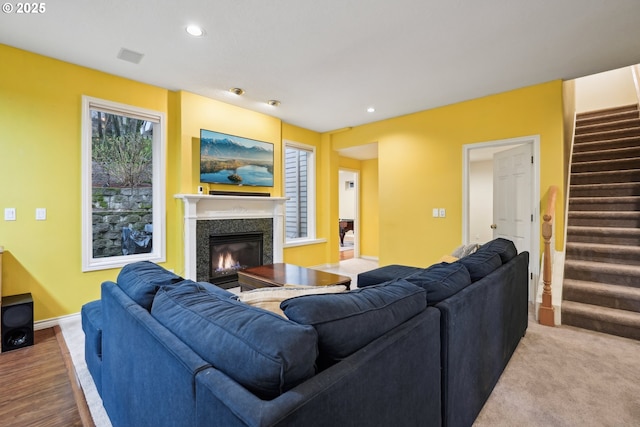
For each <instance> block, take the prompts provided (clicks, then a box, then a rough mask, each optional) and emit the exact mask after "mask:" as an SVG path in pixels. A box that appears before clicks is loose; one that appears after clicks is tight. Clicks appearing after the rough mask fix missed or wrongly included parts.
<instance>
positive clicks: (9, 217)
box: [4, 208, 16, 221]
mask: <svg viewBox="0 0 640 427" xmlns="http://www.w3.org/2000/svg"><path fill="white" fill-rule="evenodd" d="M4 220H5V221H15V220H16V208H4Z"/></svg>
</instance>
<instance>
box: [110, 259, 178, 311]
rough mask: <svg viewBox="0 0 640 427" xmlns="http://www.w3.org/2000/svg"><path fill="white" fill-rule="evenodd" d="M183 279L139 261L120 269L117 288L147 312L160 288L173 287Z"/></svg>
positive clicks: (154, 265)
mask: <svg viewBox="0 0 640 427" xmlns="http://www.w3.org/2000/svg"><path fill="white" fill-rule="evenodd" d="M183 280H184V279H183V278H182V277H180V276H178V275H177V274H174V273H172V272H170V271H169V270H166V269H164V268H162V267H160V266H159V265H156V264H154V263H152V262H150V261H139V262H134V263H131V264H127V265H125V266H124V267H122V270H120V274H118V280H117V282H118V286H120V288H121V289H122V290H123V291H124V292H125V293H126V294H127V295H129V297H131V299H132V300H134V301H135V302H137V303H138V304H139V305H140V306H142V307H144V308H145V309H147V310H150V309H151V304H152V303H153V297H154V296H155V295H156V292H157V291H158V289H160V287H161V286H168V285H175V284H176V283H180V282H182V281H183Z"/></svg>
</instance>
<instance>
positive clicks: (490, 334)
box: [435, 252, 529, 426]
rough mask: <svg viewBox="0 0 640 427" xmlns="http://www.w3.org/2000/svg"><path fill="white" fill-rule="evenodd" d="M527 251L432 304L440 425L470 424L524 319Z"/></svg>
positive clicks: (519, 335) (520, 332)
mask: <svg viewBox="0 0 640 427" xmlns="http://www.w3.org/2000/svg"><path fill="white" fill-rule="evenodd" d="M528 271H529V253H528V252H522V253H521V254H519V255H518V256H517V257H516V258H514V259H512V260H511V261H509V262H508V263H506V264H504V265H502V266H501V267H500V268H498V269H497V270H495V271H493V272H492V273H490V274H489V275H487V276H485V277H484V278H483V279H480V280H478V281H477V282H474V283H472V284H471V285H469V286H467V287H466V288H464V289H463V290H461V291H460V292H458V293H457V294H455V295H453V296H451V297H449V298H447V299H446V300H444V301H442V302H440V303H439V304H437V305H436V306H435V307H436V308H437V309H439V310H440V311H441V314H442V318H441V323H442V335H441V345H442V381H443V383H442V384H443V388H442V404H443V420H442V421H443V425H445V426H463V425H471V424H472V423H473V421H474V420H475V418H476V417H477V415H478V413H480V410H481V409H482V406H483V405H484V403H485V402H486V400H487V399H488V398H489V395H490V394H491V391H492V390H493V387H494V386H495V385H496V383H497V382H498V379H499V378H500V375H501V374H502V372H503V370H504V368H505V367H506V365H507V363H508V362H509V359H510V358H511V355H512V354H513V352H514V350H515V348H516V346H517V345H518V343H519V342H520V339H521V338H522V336H523V335H524V333H525V331H526V329H527V323H528V299H527V294H528V283H529V281H528Z"/></svg>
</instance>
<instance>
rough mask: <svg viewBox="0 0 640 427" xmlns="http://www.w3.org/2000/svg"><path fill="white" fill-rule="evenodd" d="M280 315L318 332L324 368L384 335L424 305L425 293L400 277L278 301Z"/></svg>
mask: <svg viewBox="0 0 640 427" xmlns="http://www.w3.org/2000/svg"><path fill="white" fill-rule="evenodd" d="M281 307H282V310H283V311H284V314H285V315H286V316H287V317H288V318H289V319H291V320H293V321H295V322H297V323H300V324H302V325H312V326H313V327H314V328H315V329H316V331H317V332H318V347H319V349H320V357H319V358H318V367H319V368H320V369H324V368H326V367H328V366H330V365H332V364H334V363H335V362H337V361H340V360H342V359H344V358H346V357H347V356H349V355H350V354H352V353H354V352H355V351H357V350H359V349H361V348H362V347H364V346H366V345H367V344H369V343H370V342H371V341H373V340H375V339H376V338H378V337H380V336H382V335H384V334H385V333H387V332H388V331H390V330H391V329H393V328H395V327H396V326H398V325H400V324H401V323H403V322H405V321H407V320H408V319H410V318H411V317H413V316H415V315H416V314H418V313H419V312H421V311H422V310H424V309H425V307H426V298H425V292H424V290H423V289H421V288H419V287H417V286H414V285H412V284H411V283H409V282H407V281H406V280H404V279H397V280H394V281H391V282H385V283H383V284H379V285H371V286H367V287H365V288H360V289H355V290H352V291H349V292H343V293H338V294H323V295H306V296H301V297H297V298H292V299H288V300H286V301H283V302H282V304H281Z"/></svg>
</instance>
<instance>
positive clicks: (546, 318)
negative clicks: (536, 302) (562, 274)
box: [538, 215, 555, 326]
mask: <svg viewBox="0 0 640 427" xmlns="http://www.w3.org/2000/svg"><path fill="white" fill-rule="evenodd" d="M542 219H543V220H544V222H543V223H542V238H543V240H544V258H543V264H544V265H543V271H542V282H543V284H544V287H543V288H542V304H541V305H540V308H539V309H538V321H539V322H540V324H541V325H545V326H555V317H554V312H553V305H552V303H551V277H552V271H551V235H552V227H553V224H552V222H551V221H552V217H551V216H550V215H544V216H543V217H542Z"/></svg>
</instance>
